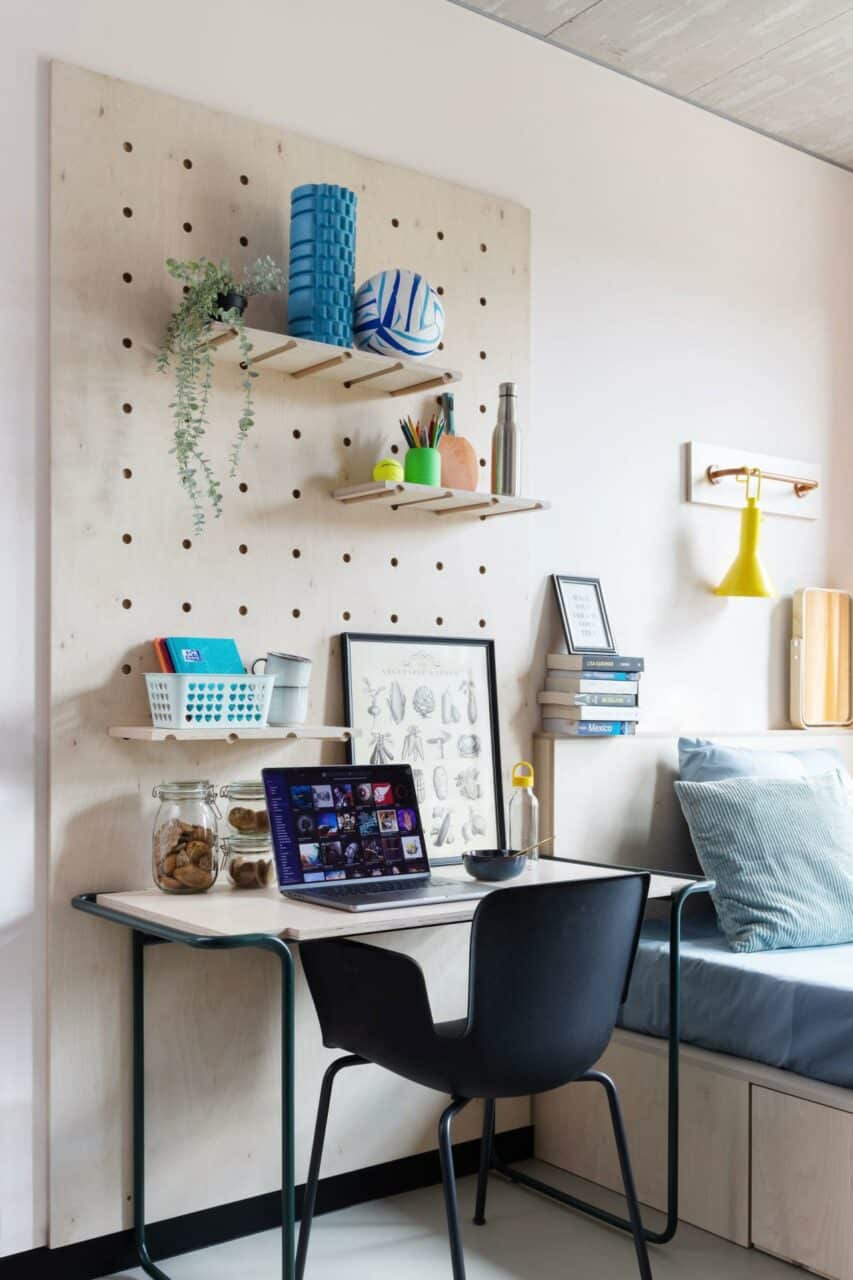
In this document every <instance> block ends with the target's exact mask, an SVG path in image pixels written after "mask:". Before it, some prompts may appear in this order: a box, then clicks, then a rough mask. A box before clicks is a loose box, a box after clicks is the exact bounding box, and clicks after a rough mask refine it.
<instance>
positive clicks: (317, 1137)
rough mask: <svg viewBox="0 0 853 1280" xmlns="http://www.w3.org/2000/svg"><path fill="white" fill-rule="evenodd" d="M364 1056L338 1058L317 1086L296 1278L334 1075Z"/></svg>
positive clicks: (305, 1247) (306, 1236) (307, 1230)
mask: <svg viewBox="0 0 853 1280" xmlns="http://www.w3.org/2000/svg"><path fill="white" fill-rule="evenodd" d="M365 1061H366V1059H364V1058H359V1057H356V1055H355V1054H351V1055H350V1056H348V1057H346V1058H337V1059H336V1060H335V1061H334V1062H333V1063H331V1065H330V1066H329V1067H327V1068H326V1074H325V1075H324V1076H323V1084H322V1086H321V1088H320V1105H319V1106H318V1108H317V1121H316V1124H315V1125H314V1143H313V1145H312V1147H311V1160H310V1162H309V1165H308V1179H307V1181H306V1183H305V1195H304V1198H303V1201H302V1216H301V1219H300V1222H299V1243H298V1245H297V1248H296V1280H302V1277H303V1275H304V1274H305V1260H306V1257H307V1256H308V1240H309V1237H310V1235H311V1224H312V1222H313V1221H314V1210H315V1208H316V1207H317V1184H318V1183H319V1181H320V1162H321V1160H322V1159H323V1143H324V1142H325V1140H326V1124H327V1122H328V1119H329V1105H330V1103H331V1101H332V1086H333V1084H334V1083H335V1077H336V1076H337V1074H338V1072H339V1071H342V1070H343V1069H344V1067H358V1066H361V1065H362V1064H363V1063H364V1062H365Z"/></svg>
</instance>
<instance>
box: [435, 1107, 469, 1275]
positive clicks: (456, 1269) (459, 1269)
mask: <svg viewBox="0 0 853 1280" xmlns="http://www.w3.org/2000/svg"><path fill="white" fill-rule="evenodd" d="M469 1102H470V1098H454V1099H453V1101H452V1102H451V1104H450V1106H449V1107H447V1108H446V1109H445V1110H444V1111H443V1112H442V1115H441V1119H440V1120H439V1122H438V1153H439V1156H440V1158H441V1184H442V1186H443V1188H444V1209H445V1213H446V1214H447V1234H448V1236H449V1237H450V1260H451V1263H452V1264H453V1280H465V1258H464V1255H463V1253H462V1236H461V1234H460V1231H459V1205H458V1204H457V1201H456V1173H455V1170H454V1168H453V1145H452V1143H451V1138H450V1126H451V1124H452V1123H453V1118H454V1116H457V1115H458V1114H459V1112H460V1111H461V1110H462V1108H463V1107H467V1105H468V1103H469Z"/></svg>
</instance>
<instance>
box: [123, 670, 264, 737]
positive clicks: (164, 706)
mask: <svg viewBox="0 0 853 1280" xmlns="http://www.w3.org/2000/svg"><path fill="white" fill-rule="evenodd" d="M145 683H146V685H147V686H148V701H149V703H150V705H151V720H152V722H153V724H154V726H155V728H157V729H206V728H213V727H215V726H217V725H218V726H220V727H222V728H231V727H240V728H244V729H265V728H266V726H267V717H268V716H269V710H270V698H271V697H272V691H273V686H274V685H275V676H250V675H243V676H188V675H146V677H145Z"/></svg>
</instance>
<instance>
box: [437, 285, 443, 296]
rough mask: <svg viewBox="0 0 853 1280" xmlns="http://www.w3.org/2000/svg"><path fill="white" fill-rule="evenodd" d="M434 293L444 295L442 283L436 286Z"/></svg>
mask: <svg viewBox="0 0 853 1280" xmlns="http://www.w3.org/2000/svg"><path fill="white" fill-rule="evenodd" d="M436 293H437V294H439V295H440V296H441V297H442V298H443V297H444V285H443V284H440V285H439V286H438V288H437V289H436Z"/></svg>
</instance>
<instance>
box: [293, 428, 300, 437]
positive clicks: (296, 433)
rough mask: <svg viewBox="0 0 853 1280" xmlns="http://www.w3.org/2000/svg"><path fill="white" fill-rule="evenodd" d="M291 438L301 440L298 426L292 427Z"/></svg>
mask: <svg viewBox="0 0 853 1280" xmlns="http://www.w3.org/2000/svg"><path fill="white" fill-rule="evenodd" d="M293 438H294V440H301V439H302V432H301V431H300V430H299V428H298V427H294V429H293Z"/></svg>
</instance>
